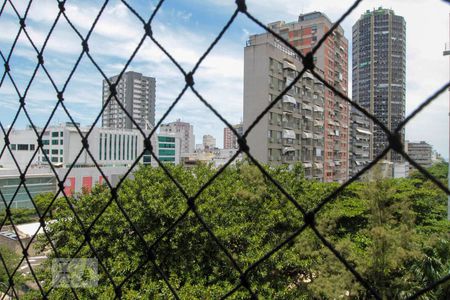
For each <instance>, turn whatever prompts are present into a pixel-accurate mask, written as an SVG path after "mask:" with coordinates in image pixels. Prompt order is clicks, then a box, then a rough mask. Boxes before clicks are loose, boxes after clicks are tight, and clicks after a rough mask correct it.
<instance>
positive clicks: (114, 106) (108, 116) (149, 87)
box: [102, 71, 156, 130]
mask: <svg viewBox="0 0 450 300" xmlns="http://www.w3.org/2000/svg"><path fill="white" fill-rule="evenodd" d="M117 77H118V75H116V76H113V77H111V78H109V81H110V83H111V84H114V83H115V82H116V80H117ZM155 85H156V80H155V78H153V77H147V76H144V75H142V74H141V73H137V72H132V71H129V72H126V73H124V74H123V76H122V78H121V79H120V81H119V83H118V84H117V87H116V91H117V95H116V97H112V99H111V101H110V102H109V103H108V105H107V106H106V108H105V111H104V112H103V115H102V127H107V128H116V129H135V128H137V127H136V125H135V124H134V123H133V122H132V121H131V119H130V118H129V117H128V116H127V115H126V113H125V111H127V112H128V114H129V115H130V116H131V117H132V118H133V120H134V121H135V122H136V123H137V124H138V125H139V127H141V129H147V130H148V129H151V128H153V126H154V125H155ZM110 94H111V90H110V86H109V85H108V83H107V82H106V80H103V104H105V102H106V101H107V100H108V98H109V96H110ZM116 99H117V100H116ZM118 102H120V103H121V104H122V105H123V107H124V108H125V111H124V110H123V109H122V108H121V107H120V106H119V104H118Z"/></svg>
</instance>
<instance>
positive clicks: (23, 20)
mask: <svg viewBox="0 0 450 300" xmlns="http://www.w3.org/2000/svg"><path fill="white" fill-rule="evenodd" d="M19 24H20V27H21V28H22V29H23V28H25V27H27V24H25V19H24V18H20V20H19Z"/></svg>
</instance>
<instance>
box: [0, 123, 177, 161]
mask: <svg viewBox="0 0 450 300" xmlns="http://www.w3.org/2000/svg"><path fill="white" fill-rule="evenodd" d="M77 125H78V128H79V130H80V131H81V133H82V134H83V135H85V134H87V133H88V132H89V128H88V127H79V124H77ZM38 131H39V129H38ZM145 133H146V134H148V133H149V132H145ZM157 137H158V141H159V137H161V139H164V137H170V138H169V140H171V141H172V142H170V143H159V142H158V143H157V142H156V139H157ZM2 140H3V139H2ZM9 140H10V143H11V144H10V148H11V152H12V153H13V155H14V158H15V160H14V159H13V157H12V156H11V154H10V153H9V151H5V152H4V153H3V155H2V157H0V165H1V166H2V167H3V168H6V169H16V162H17V163H18V165H19V167H20V168H21V169H25V167H26V166H27V165H28V164H30V167H31V168H34V167H39V166H45V165H48V164H52V165H53V166H54V167H65V168H69V167H70V166H72V164H73V165H74V166H75V167H77V168H80V167H94V166H95V163H94V161H95V162H96V163H97V164H98V165H99V166H101V167H127V166H128V167H129V166H131V165H132V164H133V163H134V162H135V160H136V159H140V161H141V162H142V163H144V164H148V163H150V161H151V158H150V155H148V154H147V153H144V155H143V156H142V157H141V154H142V152H143V151H144V136H143V135H142V134H141V132H140V131H139V130H135V129H111V128H98V127H95V128H94V129H93V130H92V131H91V133H90V134H89V136H88V138H87V142H88V144H89V153H90V154H89V153H88V152H87V151H86V150H83V152H82V153H81V155H80V151H81V149H82V147H83V143H82V138H81V136H80V134H79V132H78V130H77V128H76V127H75V126H74V124H72V123H66V124H60V125H58V126H50V127H48V128H47V129H46V131H45V132H44V134H43V137H42V143H43V148H42V149H40V148H39V149H38V142H37V136H36V134H35V132H34V130H33V129H30V128H28V129H24V130H14V131H12V132H11V133H10V135H9ZM151 143H152V145H153V149H154V151H155V153H157V155H159V153H165V154H163V155H162V156H161V157H162V160H163V161H170V162H174V163H179V161H180V159H179V157H180V139H179V138H178V137H176V136H175V135H173V134H160V135H153V137H152V139H151ZM171 143H172V144H171ZM169 144H171V145H169ZM173 144H176V145H175V146H174V145H173ZM160 147H161V148H162V149H161V150H166V147H171V148H170V149H171V150H170V151H160V149H159V148H160ZM36 151H37V154H36V155H34V154H35V153H34V152H36ZM44 153H45V155H44ZM144 159H145V161H144Z"/></svg>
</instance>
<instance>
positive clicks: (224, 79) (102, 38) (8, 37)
mask: <svg viewBox="0 0 450 300" xmlns="http://www.w3.org/2000/svg"><path fill="white" fill-rule="evenodd" d="M23 2H25V1H17V3H16V2H14V3H15V5H17V9H18V10H19V12H20V13H21V14H22V13H23V11H24V9H25V6H24V4H23ZM128 2H129V3H130V5H131V6H133V7H134V8H135V9H136V10H137V11H139V13H140V14H141V15H142V16H143V17H144V18H148V16H149V15H150V14H151V12H152V11H153V9H154V7H155V5H156V1H128ZM102 3H103V2H102V1H70V0H69V1H67V4H66V12H67V15H68V17H69V19H70V20H71V21H72V22H73V24H74V25H75V26H76V27H77V28H78V30H79V31H80V32H81V33H82V34H83V35H85V34H86V33H87V31H88V29H89V27H90V25H91V24H92V22H93V20H94V18H95V16H96V15H97V13H98V10H99V9H100V7H101V5H102ZM351 3H352V1H350V0H341V1H330V0H314V1H312V0H306V1H292V0H280V1H261V0H260V1H256V0H250V1H247V6H248V9H249V11H250V12H251V13H252V14H253V15H254V16H256V17H257V18H259V19H260V20H261V21H262V22H263V23H269V22H273V21H277V20H285V21H287V22H289V21H294V20H296V18H297V16H298V14H299V13H301V12H305V13H306V12H310V11H314V10H318V11H323V12H325V13H326V14H327V15H328V16H329V17H330V19H332V20H336V19H337V18H338V17H339V16H340V15H341V14H342V13H343V12H344V11H345V9H346V8H347V7H348V6H349V5H350V4H351ZM380 3H382V4H383V5H384V7H388V8H393V9H394V10H395V12H396V13H397V14H399V15H402V16H404V17H405V19H406V22H407V113H408V112H410V111H412V110H413V109H414V108H415V107H416V106H418V105H419V104H420V102H421V101H423V99H425V98H426V97H427V96H429V95H431V94H432V93H433V92H434V91H435V90H437V89H438V88H439V87H441V86H442V85H443V84H445V83H446V82H447V81H448V76H449V64H448V59H447V58H444V57H443V56H442V50H443V49H444V45H445V43H446V42H448V35H449V34H448V17H449V9H448V8H449V7H448V5H447V4H445V3H444V2H443V1H439V0H423V1H407V0H393V1H373V0H367V1H363V2H362V4H360V6H359V7H358V8H357V10H356V11H355V12H354V13H353V14H352V15H350V16H349V18H348V19H347V20H346V21H345V22H344V23H343V27H344V30H345V33H346V36H347V38H348V39H349V41H350V42H351V38H350V33H351V26H352V25H353V23H354V22H355V21H356V20H357V19H358V18H359V16H360V15H361V13H362V12H364V11H365V10H367V9H372V8H374V7H378V6H380ZM234 9H235V4H234V0H233V1H231V0H230V1H228V0H191V1H186V0H184V1H181V0H167V1H165V3H164V4H163V6H162V7H161V11H160V12H159V13H158V14H157V16H156V18H155V22H154V24H153V32H154V36H155V38H156V39H157V40H158V41H159V42H160V43H161V44H162V45H163V46H164V47H166V49H167V50H168V51H169V52H170V53H171V54H172V55H173V56H174V57H175V58H176V59H177V61H179V62H180V64H181V66H182V67H183V68H184V70H186V71H189V70H190V69H192V67H193V66H194V65H195V63H196V61H197V60H198V58H199V57H200V56H201V55H202V54H203V52H204V51H205V50H206V49H207V47H208V46H209V44H210V43H211V42H212V40H213V39H214V38H215V36H216V35H217V34H218V33H219V31H220V30H221V28H222V27H223V25H224V24H225V23H226V22H227V20H228V19H229V18H230V16H231V15H232V13H233V11H234ZM57 11H58V8H57V3H56V1H54V0H39V1H36V2H33V4H32V6H31V9H30V13H29V16H28V19H27V27H26V28H27V30H28V31H29V33H30V36H31V38H32V39H33V41H35V42H36V46H37V47H38V48H40V47H41V46H42V43H43V40H44V38H45V36H46V34H47V32H48V30H49V28H50V26H51V24H52V21H53V20H54V19H55V16H56V14H57ZM0 28H1V30H0V50H1V51H2V53H3V54H4V55H7V54H8V52H9V49H10V47H11V43H12V39H13V38H14V37H15V34H16V33H17V31H18V28H19V23H18V20H17V17H16V16H15V14H14V12H13V10H12V8H11V7H10V5H9V4H7V5H6V7H5V11H4V13H3V15H2V16H1V18H0ZM259 32H261V29H260V28H259V27H258V26H256V25H255V24H254V23H252V22H251V21H249V20H248V19H247V18H246V17H244V16H242V15H240V16H238V18H237V19H236V21H235V22H234V24H233V25H232V27H231V28H230V30H229V31H228V32H227V33H226V34H225V35H224V37H223V39H222V40H221V41H220V42H219V44H218V45H217V46H216V48H214V49H213V51H212V52H211V54H210V55H209V56H208V57H207V58H206V59H205V60H204V61H203V63H202V65H201V67H200V69H199V70H198V71H197V73H196V75H195V83H196V84H195V87H196V88H197V89H198V91H199V92H200V93H201V94H202V95H203V96H204V97H205V99H207V100H208V101H209V102H210V103H211V104H212V105H213V106H214V107H215V108H216V109H217V110H218V111H219V112H220V113H221V114H223V116H224V117H225V118H227V119H228V120H229V121H230V122H231V123H238V122H239V121H240V120H241V118H242V101H243V100H242V92H243V48H244V46H245V41H246V39H247V37H248V35H249V34H252V33H259ZM142 34H143V30H142V26H141V24H140V23H139V22H138V20H137V19H136V18H135V17H134V16H133V15H132V14H131V13H130V12H129V10H128V9H127V8H126V7H125V6H124V5H123V4H122V3H120V1H110V2H109V3H108V5H107V7H106V9H105V12H104V14H103V15H102V16H101V17H100V19H99V23H98V24H97V26H96V28H95V30H94V33H93V35H92V37H91V38H90V41H89V47H90V53H91V55H92V56H93V57H94V59H95V61H96V62H97V63H98V64H99V65H100V66H101V68H102V69H103V70H104V72H105V73H106V75H107V76H112V75H115V74H117V73H119V72H120V70H121V69H122V68H123V66H124V64H125V62H126V61H127V59H128V57H129V56H130V55H131V53H132V51H133V50H134V49H135V47H136V45H137V43H138V41H139V39H140V38H141V36H142ZM80 43H81V41H80V39H79V37H78V36H76V35H75V33H74V32H73V30H72V29H71V28H70V27H69V26H68V24H67V22H66V21H65V20H63V19H61V20H60V21H59V22H58V24H57V26H56V29H55V32H54V34H53V35H52V37H51V38H50V40H49V43H48V46H47V49H46V51H45V52H44V58H45V66H46V67H47V68H48V70H49V72H50V74H51V75H52V77H53V78H54V80H55V84H56V85H57V86H58V87H60V88H61V87H62V86H63V84H64V83H65V81H66V79H67V77H68V75H69V72H70V70H71V68H72V66H73V64H74V63H75V60H76V59H77V57H78V55H79V53H80V52H81V45H80ZM36 61H37V59H36V53H35V52H34V50H33V48H31V45H30V43H29V42H28V41H27V39H26V37H25V35H24V34H23V33H22V35H21V37H20V39H19V42H18V45H17V47H16V50H15V51H14V53H13V56H12V58H11V61H10V65H11V70H12V71H11V74H12V76H13V77H14V80H15V81H16V83H17V85H18V88H19V90H20V91H21V93H23V91H24V89H25V88H26V84H27V82H28V81H29V78H30V76H31V74H32V72H33V70H34V67H35V66H36ZM128 70H135V71H138V72H142V73H144V74H146V75H148V76H153V77H155V78H156V80H157V92H156V107H157V109H156V119H157V120H158V119H159V118H160V117H161V116H162V114H163V113H164V112H165V111H166V109H167V108H168V106H169V105H170V104H171V102H172V101H173V100H174V99H175V97H176V96H177V95H178V93H179V92H180V91H181V89H182V88H183V86H184V78H183V76H182V75H181V73H180V72H179V70H178V69H177V68H176V67H175V66H174V65H173V64H172V63H171V62H170V61H169V60H168V58H167V57H166V56H165V55H164V54H163V53H162V52H161V51H160V50H159V49H158V48H157V47H156V46H155V45H154V44H153V43H152V42H151V41H150V39H147V40H146V41H145V42H144V44H143V47H142V48H141V50H140V51H139V52H138V53H137V55H136V57H135V59H134V60H133V62H132V63H131V65H130V66H129V68H128ZM101 82H102V76H101V74H100V73H99V72H98V71H97V70H96V68H95V67H94V66H93V64H92V63H91V62H90V61H89V59H87V57H86V56H84V57H83V59H82V60H81V63H80V65H79V67H78V69H77V70H76V72H75V73H74V75H73V77H72V79H71V81H70V83H69V84H68V86H67V88H66V91H65V103H66V105H67V107H68V108H69V110H70V112H71V114H72V116H73V117H74V119H75V120H76V121H78V122H80V123H81V124H83V125H89V124H92V122H93V121H94V119H95V117H96V116H97V114H98V113H99V111H100V108H101V102H102V98H101ZM350 82H351V81H350ZM0 99H1V100H0V101H1V103H2V110H1V112H0V120H1V122H2V124H3V125H4V126H8V125H9V124H11V122H12V118H13V116H14V113H15V112H16V111H17V107H18V99H17V94H16V93H15V91H14V88H13V86H12V84H11V82H10V80H9V79H5V81H4V82H3V85H2V86H1V87H0ZM55 103H56V97H55V91H54V88H53V87H52V85H51V84H50V82H49V80H48V78H47V77H46V75H45V74H44V72H43V71H42V69H40V70H39V71H38V73H37V76H36V78H35V80H34V82H33V84H32V85H31V87H30V89H29V91H28V94H27V109H28V110H29V112H30V114H31V118H32V119H33V121H34V122H35V124H36V125H43V124H44V122H45V121H46V120H47V119H48V117H49V114H50V111H51V110H52V108H53V107H54V106H55ZM177 118H182V119H183V120H184V121H187V122H191V123H192V124H193V125H194V131H195V134H196V139H197V143H199V142H200V141H201V137H202V136H203V135H204V134H212V135H214V136H215V137H216V139H217V141H218V144H219V145H221V144H222V132H223V127H224V125H223V124H222V123H221V122H220V120H219V119H217V117H215V116H214V115H213V114H212V113H211V112H210V111H208V109H207V108H206V107H205V106H204V105H203V104H202V103H201V102H200V101H199V100H198V99H197V98H196V97H195V96H194V95H193V94H192V93H191V92H187V93H186V94H185V95H184V96H183V98H182V99H181V101H180V102H179V103H178V105H177V106H176V107H175V109H174V111H173V112H172V113H171V114H170V115H169V116H168V118H167V119H166V120H167V121H173V120H176V119H177ZM64 121H67V117H66V115H65V113H64V112H63V111H62V110H60V109H59V110H58V111H57V115H56V116H55V117H54V118H53V119H52V123H58V122H64ZM27 123H28V122H27V120H26V119H25V116H24V114H23V113H22V114H21V115H20V117H19V120H18V122H17V124H16V125H15V128H23V127H24V126H25V125H26V124H27ZM406 135H407V138H408V139H410V140H425V141H427V142H430V143H431V144H433V146H434V147H435V148H436V149H437V150H438V151H439V152H440V153H442V154H443V155H444V156H445V157H448V95H447V94H445V95H443V96H441V97H440V98H439V99H438V100H437V101H435V102H434V103H433V104H432V105H431V106H430V107H428V108H427V109H426V110H425V111H424V112H423V113H421V114H420V115H419V116H418V117H417V118H415V119H414V120H413V121H412V122H411V123H410V124H409V125H408V127H407V130H406Z"/></svg>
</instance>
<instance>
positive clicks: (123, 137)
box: [122, 135, 125, 160]
mask: <svg viewBox="0 0 450 300" xmlns="http://www.w3.org/2000/svg"><path fill="white" fill-rule="evenodd" d="M122 159H123V160H125V135H123V136H122Z"/></svg>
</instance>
